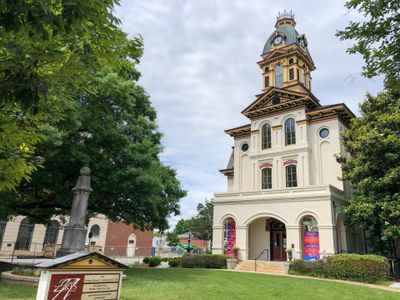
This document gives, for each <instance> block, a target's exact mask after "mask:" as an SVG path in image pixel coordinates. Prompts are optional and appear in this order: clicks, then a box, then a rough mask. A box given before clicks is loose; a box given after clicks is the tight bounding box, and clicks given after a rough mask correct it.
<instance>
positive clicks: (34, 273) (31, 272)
mask: <svg viewBox="0 0 400 300" xmlns="http://www.w3.org/2000/svg"><path fill="white" fill-rule="evenodd" d="M40 272H41V270H40V269H37V268H26V267H15V268H14V269H13V270H12V274H15V275H21V276H29V277H40Z"/></svg>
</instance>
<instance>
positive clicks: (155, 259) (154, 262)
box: [149, 256, 162, 268]
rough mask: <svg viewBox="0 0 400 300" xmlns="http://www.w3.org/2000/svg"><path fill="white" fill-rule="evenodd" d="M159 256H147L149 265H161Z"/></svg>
mask: <svg viewBox="0 0 400 300" xmlns="http://www.w3.org/2000/svg"><path fill="white" fill-rule="evenodd" d="M161 261H162V259H161V257H159V256H152V257H150V258H149V267H152V268H153V267H157V266H159V265H161Z"/></svg>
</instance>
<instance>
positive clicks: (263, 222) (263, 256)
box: [248, 217, 287, 261]
mask: <svg viewBox="0 0 400 300" xmlns="http://www.w3.org/2000/svg"><path fill="white" fill-rule="evenodd" d="M248 234H249V241H248V244H249V259H250V260H254V259H257V260H264V261H267V260H273V261H286V260H287V255H286V248H287V238H286V226H285V223H283V222H282V221H281V220H278V219H276V218H273V217H260V218H257V219H255V220H253V221H252V222H251V223H250V224H249V225H248Z"/></svg>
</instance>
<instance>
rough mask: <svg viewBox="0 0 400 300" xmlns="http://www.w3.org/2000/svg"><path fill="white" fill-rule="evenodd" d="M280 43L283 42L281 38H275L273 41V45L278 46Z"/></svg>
mask: <svg viewBox="0 0 400 300" xmlns="http://www.w3.org/2000/svg"><path fill="white" fill-rule="evenodd" d="M282 41H283V38H282V37H281V36H277V37H276V38H275V39H274V45H279V44H281V43H282Z"/></svg>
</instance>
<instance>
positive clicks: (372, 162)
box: [338, 90, 400, 256]
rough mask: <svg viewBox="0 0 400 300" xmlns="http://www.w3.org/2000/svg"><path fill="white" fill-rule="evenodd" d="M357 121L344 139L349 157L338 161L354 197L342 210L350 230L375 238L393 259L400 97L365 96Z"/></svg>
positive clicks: (398, 206)
mask: <svg viewBox="0 0 400 300" xmlns="http://www.w3.org/2000/svg"><path fill="white" fill-rule="evenodd" d="M360 108H361V114H362V116H361V117H360V118H357V119H355V120H353V123H352V124H351V127H350V129H349V130H348V131H346V132H345V133H344V134H343V143H344V146H345V149H346V151H347V152H348V153H349V154H350V156H341V157H339V158H338V161H339V162H340V163H341V164H342V169H343V180H349V181H351V183H352V185H353V188H354V195H353V198H352V199H351V201H350V204H349V206H348V207H347V209H346V213H347V215H348V218H349V220H348V221H349V224H350V225H357V226H361V227H362V228H364V229H365V230H366V231H368V233H369V235H370V236H372V237H374V240H375V243H374V244H372V245H371V246H373V247H376V246H377V247H378V248H379V249H376V250H379V252H380V253H381V254H386V252H385V249H386V248H387V249H389V255H390V256H395V255H396V252H397V248H398V245H399V241H400V139H399V136H400V92H399V91H394V90H388V91H385V92H382V93H379V94H378V95H377V96H376V97H374V96H372V95H367V99H366V100H365V101H364V102H363V103H362V104H361V105H360Z"/></svg>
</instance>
